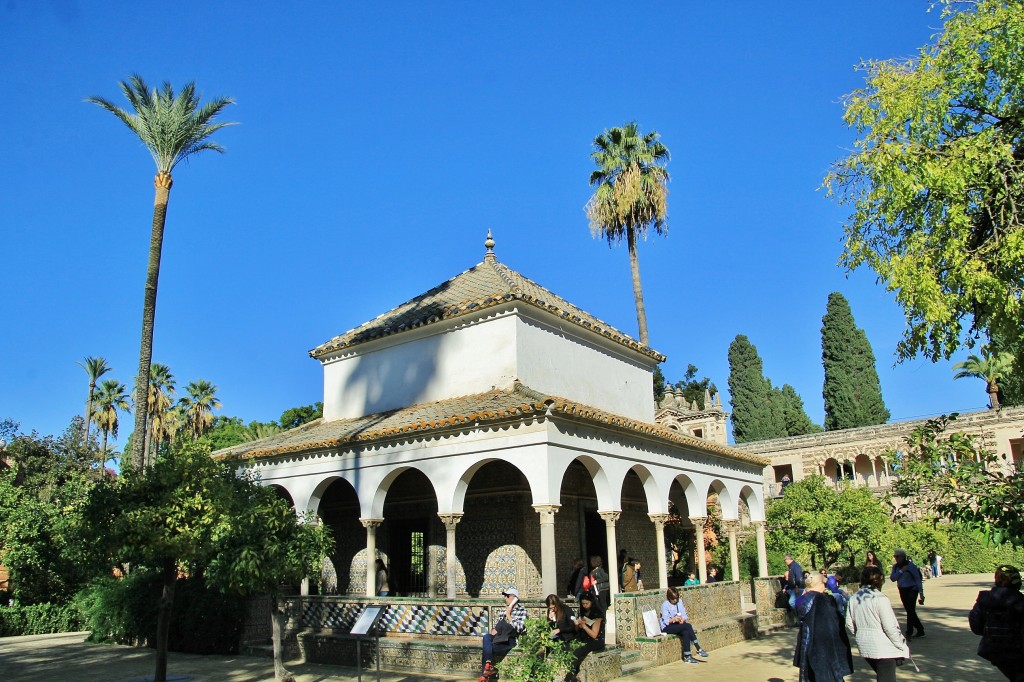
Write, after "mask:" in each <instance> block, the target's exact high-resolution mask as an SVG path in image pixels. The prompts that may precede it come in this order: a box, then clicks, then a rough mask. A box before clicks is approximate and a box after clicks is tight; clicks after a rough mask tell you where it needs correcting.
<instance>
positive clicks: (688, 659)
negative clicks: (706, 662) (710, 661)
mask: <svg viewBox="0 0 1024 682" xmlns="http://www.w3.org/2000/svg"><path fill="white" fill-rule="evenodd" d="M683 663H699V661H698V660H697V659H695V658H694V657H693V656H683Z"/></svg>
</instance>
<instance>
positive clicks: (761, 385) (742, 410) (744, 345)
mask: <svg viewBox="0 0 1024 682" xmlns="http://www.w3.org/2000/svg"><path fill="white" fill-rule="evenodd" d="M771 393H772V384H771V382H770V381H768V379H766V378H765V377H764V365H763V363H762V362H761V356H759V355H758V354H757V348H755V347H754V345H753V344H752V343H750V340H749V339H747V337H746V336H744V335H743V334H738V335H737V336H736V338H735V339H733V341H732V343H730V344H729V394H730V396H731V398H730V402H731V404H732V434H733V438H734V439H735V440H736V442H737V443H749V442H751V441H756V440H766V439H768V438H780V437H782V436H785V435H786V433H785V430H784V428H783V420H782V415H781V414H780V413H779V409H778V408H779V406H778V405H777V404H776V403H775V402H774V401H772V399H771Z"/></svg>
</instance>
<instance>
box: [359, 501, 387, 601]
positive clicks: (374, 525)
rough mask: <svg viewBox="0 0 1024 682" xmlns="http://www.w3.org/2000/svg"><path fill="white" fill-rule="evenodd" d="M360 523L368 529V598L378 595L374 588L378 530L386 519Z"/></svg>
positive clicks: (365, 520)
mask: <svg viewBox="0 0 1024 682" xmlns="http://www.w3.org/2000/svg"><path fill="white" fill-rule="evenodd" d="M359 523H361V524H363V527H364V528H366V596H367V597H373V596H375V595H376V592H375V590H374V588H375V587H376V586H377V584H376V583H377V571H376V567H375V566H374V564H375V563H376V559H377V529H378V528H380V524H382V523H384V519H359Z"/></svg>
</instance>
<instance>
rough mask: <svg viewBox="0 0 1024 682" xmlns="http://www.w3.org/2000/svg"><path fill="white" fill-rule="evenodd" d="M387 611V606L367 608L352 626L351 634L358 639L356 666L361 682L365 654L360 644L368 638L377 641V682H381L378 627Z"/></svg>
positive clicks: (377, 605) (378, 605)
mask: <svg viewBox="0 0 1024 682" xmlns="http://www.w3.org/2000/svg"><path fill="white" fill-rule="evenodd" d="M387 609H388V607H387V606H385V605H380V604H374V605H372V606H367V607H366V608H365V609H363V612H362V613H360V614H359V618H357V619H356V622H355V624H354V625H353V626H352V631H351V632H350V634H352V635H354V636H355V637H356V665H358V666H359V682H363V655H362V653H363V652H362V649H361V647H360V644H361V643H362V641H363V638H364V637H367V636H372V637H373V638H374V640H376V641H375V642H374V644H375V645H376V647H375V648H376V649H377V682H380V641H379V640H380V628H378V627H377V624H378V622H380V619H381V616H383V615H384V612H385V611H387Z"/></svg>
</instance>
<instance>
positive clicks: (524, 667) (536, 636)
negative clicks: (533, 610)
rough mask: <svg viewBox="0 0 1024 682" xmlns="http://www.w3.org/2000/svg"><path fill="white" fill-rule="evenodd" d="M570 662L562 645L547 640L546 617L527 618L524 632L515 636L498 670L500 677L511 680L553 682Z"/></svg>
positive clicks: (568, 667) (513, 681)
mask: <svg viewBox="0 0 1024 682" xmlns="http://www.w3.org/2000/svg"><path fill="white" fill-rule="evenodd" d="M573 644H576V642H573ZM577 646H578V645H577ZM572 662H573V655H572V653H571V652H570V651H568V650H566V648H565V645H564V644H562V642H561V641H559V640H555V639H551V626H550V625H548V621H547V619H545V618H527V619H526V632H524V633H523V634H522V635H520V636H519V639H518V640H517V642H516V647H515V649H513V650H512V652H511V653H509V654H508V655H507V656H506V657H505V658H504V659H502V661H501V662H500V663H498V671H499V672H500V673H501V678H502V679H504V680H510V681H512V682H556V681H560V680H562V679H563V678H564V677H565V675H566V673H568V672H569V669H570V666H571V665H572Z"/></svg>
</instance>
